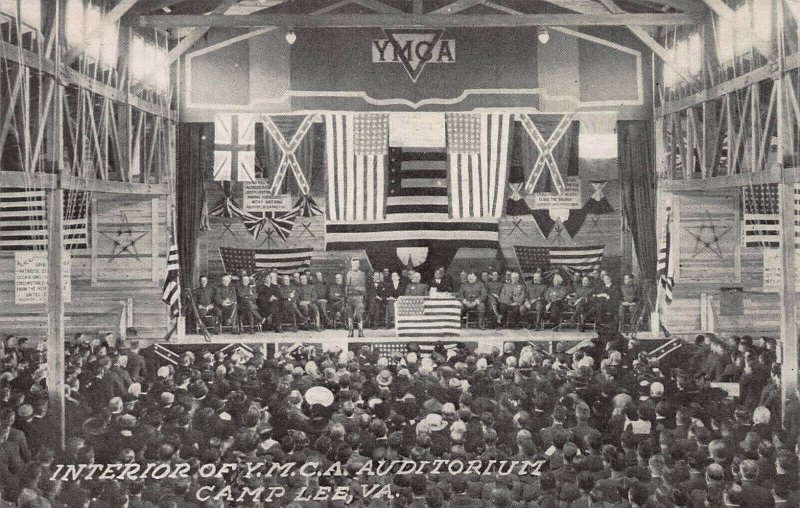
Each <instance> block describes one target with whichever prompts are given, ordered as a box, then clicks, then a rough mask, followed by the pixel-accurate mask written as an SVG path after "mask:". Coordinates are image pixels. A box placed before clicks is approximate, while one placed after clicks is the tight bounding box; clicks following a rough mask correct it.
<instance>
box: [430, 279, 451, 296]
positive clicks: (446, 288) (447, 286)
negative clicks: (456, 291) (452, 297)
mask: <svg viewBox="0 0 800 508" xmlns="http://www.w3.org/2000/svg"><path fill="white" fill-rule="evenodd" d="M428 287H429V288H436V291H438V292H440V293H452V292H453V283H452V282H450V280H449V279H445V278H442V279H440V280H438V281H437V280H436V279H431V282H430V284H428Z"/></svg>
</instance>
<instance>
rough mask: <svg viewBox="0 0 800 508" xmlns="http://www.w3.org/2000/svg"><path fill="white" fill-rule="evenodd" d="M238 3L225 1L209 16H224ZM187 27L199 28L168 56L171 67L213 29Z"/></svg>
mask: <svg viewBox="0 0 800 508" xmlns="http://www.w3.org/2000/svg"><path fill="white" fill-rule="evenodd" d="M238 2H239V0H223V2H222V3H221V4H219V5H218V6H217V8H216V9H214V10H213V11H211V14H209V16H218V15H223V14H225V11H227V10H228V9H230V8H231V7H233V6H234V5H236V3H238ZM199 17H200V18H203V17H205V16H199ZM244 17H247V16H244ZM141 26H143V25H141ZM186 26H195V27H197V28H195V29H194V30H192V32H191V33H190V34H189V35H187V36H186V37H184V38H183V39H181V42H179V43H178V44H177V45H176V46H175V47H174V48H173V49H172V50H171V51H170V52H169V54H167V64H168V65H171V64H172V63H173V62H175V61H176V60H177V59H178V58H180V56H181V55H182V54H184V53H185V52H186V51H187V50H188V49H189V48H191V47H192V46H194V45H195V43H196V42H197V41H199V40H200V39H202V38H203V36H204V35H205V34H207V33H208V30H209V29H210V28H211V25H202V24H195V25H186Z"/></svg>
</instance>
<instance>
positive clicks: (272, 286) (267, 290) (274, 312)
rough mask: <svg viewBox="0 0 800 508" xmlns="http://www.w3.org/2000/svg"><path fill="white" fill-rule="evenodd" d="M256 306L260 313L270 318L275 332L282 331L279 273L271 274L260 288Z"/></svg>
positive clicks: (265, 278)
mask: <svg viewBox="0 0 800 508" xmlns="http://www.w3.org/2000/svg"><path fill="white" fill-rule="evenodd" d="M257 293H258V297H257V298H256V304H257V305H258V312H259V313H260V314H261V315H262V316H264V317H268V318H269V321H270V326H271V327H272V329H273V330H275V332H280V331H281V294H280V290H279V289H278V272H270V273H269V275H268V276H267V277H264V281H263V284H261V285H260V286H258V290H257Z"/></svg>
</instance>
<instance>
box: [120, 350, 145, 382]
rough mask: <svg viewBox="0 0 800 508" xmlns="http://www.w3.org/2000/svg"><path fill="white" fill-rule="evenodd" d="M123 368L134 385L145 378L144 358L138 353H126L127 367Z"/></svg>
mask: <svg viewBox="0 0 800 508" xmlns="http://www.w3.org/2000/svg"><path fill="white" fill-rule="evenodd" d="M125 368H126V370H127V371H128V374H130V375H131V379H132V380H133V381H134V382H136V383H138V382H139V381H141V380H142V379H143V378H145V377H147V365H146V364H145V361H144V357H143V356H142V355H140V354H139V353H134V352H133V351H131V352H129V353H128V365H127V366H126V367H125Z"/></svg>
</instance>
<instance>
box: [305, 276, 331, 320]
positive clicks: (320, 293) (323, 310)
mask: <svg viewBox="0 0 800 508" xmlns="http://www.w3.org/2000/svg"><path fill="white" fill-rule="evenodd" d="M314 276H315V278H314V280H312V281H309V283H310V284H312V285H313V286H314V289H315V290H316V291H317V307H319V314H320V318H321V320H322V324H323V325H328V285H327V284H325V280H324V279H323V278H322V272H317V273H315V274H314Z"/></svg>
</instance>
